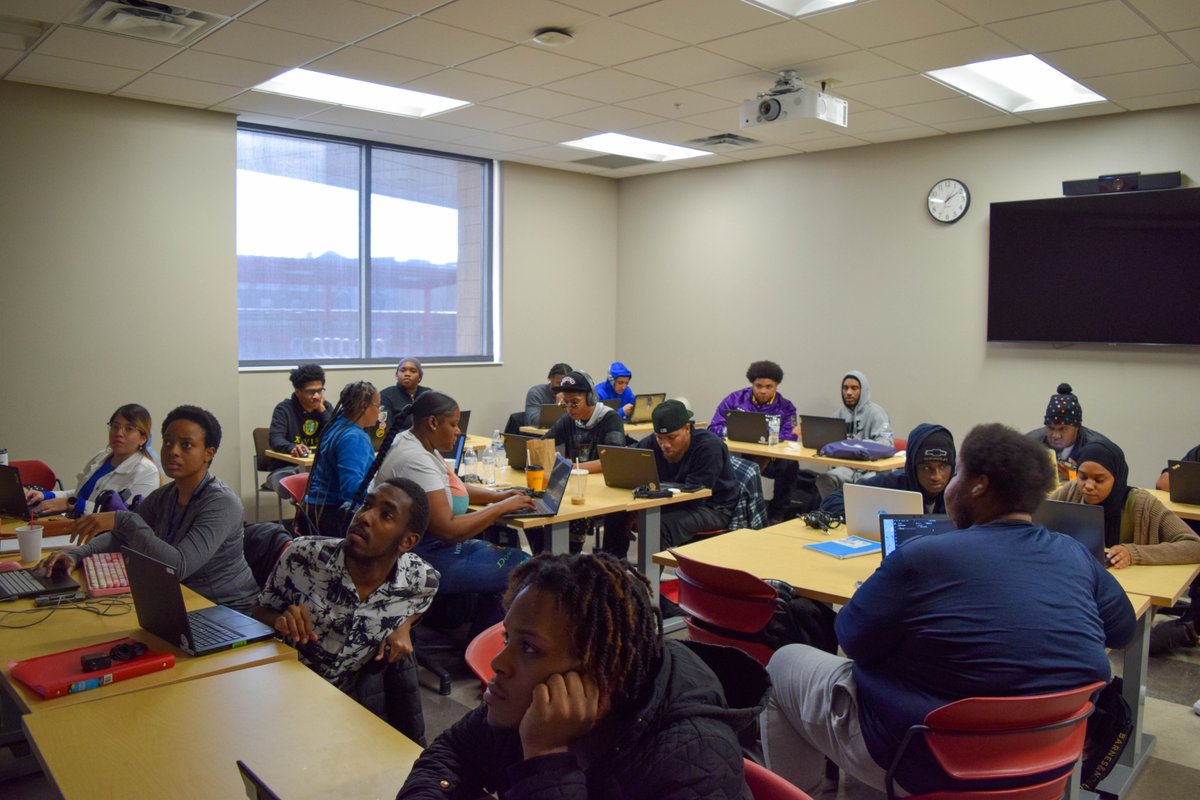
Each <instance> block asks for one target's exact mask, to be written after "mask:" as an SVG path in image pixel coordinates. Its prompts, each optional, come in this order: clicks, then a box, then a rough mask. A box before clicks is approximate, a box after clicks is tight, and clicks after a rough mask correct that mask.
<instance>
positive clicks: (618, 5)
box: [555, 0, 649, 17]
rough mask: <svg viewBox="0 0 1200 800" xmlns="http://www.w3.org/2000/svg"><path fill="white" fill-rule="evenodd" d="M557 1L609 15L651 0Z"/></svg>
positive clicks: (572, 6)
mask: <svg viewBox="0 0 1200 800" xmlns="http://www.w3.org/2000/svg"><path fill="white" fill-rule="evenodd" d="M555 2H557V3H562V4H563V5H564V6H570V7H571V8H580V9H583V10H584V11H590V12H591V13H593V14H602V15H604V16H606V17H607V16H611V15H613V14H619V13H621V12H622V11H628V10H629V9H631V8H635V7H637V6H644V5H646V3H647V2H649V0H555Z"/></svg>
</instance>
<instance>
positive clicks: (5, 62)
mask: <svg viewBox="0 0 1200 800" xmlns="http://www.w3.org/2000/svg"><path fill="white" fill-rule="evenodd" d="M24 57H25V51H24V50H3V49H0V75H3V74H4V73H5V72H7V71H8V70H9V69H10V68H11V67H12V66H13V65H14V64H16V63H17V62H18V61H20V60H21V59H22V58H24Z"/></svg>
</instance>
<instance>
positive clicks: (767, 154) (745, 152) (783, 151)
mask: <svg viewBox="0 0 1200 800" xmlns="http://www.w3.org/2000/svg"><path fill="white" fill-rule="evenodd" d="M725 155H728V156H732V157H733V158H736V159H737V160H738V161H757V160H758V159H762V158H781V157H783V156H794V155H796V151H795V150H793V149H792V148H790V147H784V146H783V145H778V144H768V145H763V146H762V147H747V148H745V149H737V150H727V151H725Z"/></svg>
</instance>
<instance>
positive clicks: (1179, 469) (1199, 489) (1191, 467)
mask: <svg viewBox="0 0 1200 800" xmlns="http://www.w3.org/2000/svg"><path fill="white" fill-rule="evenodd" d="M1167 472H1168V473H1170V475H1171V502H1172V503H1186V504H1188V505H1200V461H1168V462H1167Z"/></svg>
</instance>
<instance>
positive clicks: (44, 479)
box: [9, 459, 58, 492]
mask: <svg viewBox="0 0 1200 800" xmlns="http://www.w3.org/2000/svg"><path fill="white" fill-rule="evenodd" d="M9 466H10V467H12V468H13V469H15V470H16V471H17V474H18V475H20V476H21V483H22V484H23V485H25V486H30V487H37V488H38V489H41V490H42V491H46V492H48V491H50V490H52V489H53V488H54V485H55V484H56V483H58V478H57V477H56V476H55V475H54V470H52V469H50V465H49V464H47V463H46V462H45V461H38V460H37V459H30V460H28V461H13V462H10V463H9Z"/></svg>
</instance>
